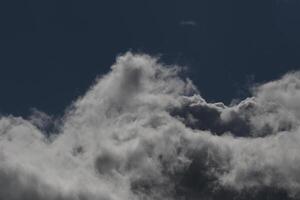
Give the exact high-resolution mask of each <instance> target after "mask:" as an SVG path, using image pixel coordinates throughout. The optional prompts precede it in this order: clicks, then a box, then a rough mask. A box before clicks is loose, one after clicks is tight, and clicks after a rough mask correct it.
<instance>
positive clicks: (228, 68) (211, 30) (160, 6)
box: [0, 0, 300, 116]
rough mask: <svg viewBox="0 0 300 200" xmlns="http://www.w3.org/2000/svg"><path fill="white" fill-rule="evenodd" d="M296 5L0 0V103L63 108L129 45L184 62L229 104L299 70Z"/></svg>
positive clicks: (23, 108) (204, 90) (25, 110)
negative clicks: (254, 85) (252, 87)
mask: <svg viewBox="0 0 300 200" xmlns="http://www.w3.org/2000/svg"><path fill="white" fill-rule="evenodd" d="M299 8H300V3H299V1H296V0H289V1H285V0H264V1H261V0H252V1H237V0H227V1H223V0H216V1H209V0H201V1H199V0H189V1H182V0H172V1H169V0H165V1H158V0H151V1H150V0H142V1H140V0H128V1H123V0H110V1H87V2H82V1H77V0H74V1H68V0H67V1H55V0H53V1H35V0H27V1H20V0H16V1H3V2H1V3H0V13H1V14H0V15H1V17H0V25H1V32H0V53H1V54H0V55H1V59H0V66H1V67H0V70H1V71H0V90H1V93H2V95H1V99H0V112H1V113H4V114H9V113H14V114H16V115H21V116H26V115H28V114H29V113H30V112H31V111H30V110H31V108H37V109H40V110H43V111H45V112H47V113H49V114H54V115H55V114H61V113H63V111H64V110H65V108H66V107H67V106H68V105H69V104H70V103H71V102H72V101H73V100H74V99H75V98H77V97H78V96H80V95H83V94H84V92H85V91H86V90H87V89H88V88H89V86H90V85H91V84H92V83H93V81H94V80H95V78H96V77H99V76H101V75H103V74H104V73H106V72H107V71H108V70H109V68H110V66H111V65H112V64H113V63H114V61H115V59H116V57H117V56H118V55H120V54H122V53H125V52H127V51H133V52H142V53H148V54H151V55H153V56H160V57H161V60H162V62H165V63H167V64H177V65H181V66H186V67H187V69H188V70H187V73H188V76H189V77H190V78H191V79H192V80H193V82H194V83H195V85H197V87H198V88H199V90H200V92H201V94H202V95H203V96H204V97H205V98H206V99H208V100H209V101H213V102H217V101H222V102H225V103H227V104H229V103H230V102H231V101H232V99H236V98H237V99H241V98H244V97H245V96H247V95H249V93H248V87H249V84H252V83H253V82H255V83H256V82H258V83H261V82H266V81H269V80H272V79H276V78H279V77H280V76H281V75H283V74H284V73H286V72H287V71H290V70H295V69H298V67H299V66H300V59H299V52H300V39H299V37H298V35H299V33H300V28H299V26H298V24H299V22H300V14H299V12H298V10H299ZM66 77H67V79H66ZM20 100H22V101H20Z"/></svg>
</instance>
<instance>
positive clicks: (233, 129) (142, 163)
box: [0, 53, 300, 200]
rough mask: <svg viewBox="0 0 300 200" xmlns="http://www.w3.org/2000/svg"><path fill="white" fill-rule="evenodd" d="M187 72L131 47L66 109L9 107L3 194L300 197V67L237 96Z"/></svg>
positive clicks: (1, 131)
mask: <svg viewBox="0 0 300 200" xmlns="http://www.w3.org/2000/svg"><path fill="white" fill-rule="evenodd" d="M178 73H180V67H176V66H175V67H174V66H164V65H162V64H160V63H159V62H158V61H157V59H156V58H153V57H150V56H147V55H140V54H132V53H127V54H125V55H123V56H120V57H118V58H117V61H116V63H115V64H114V65H113V66H112V67H111V71H110V72H109V73H108V74H107V75H105V76H103V77H101V78H100V79H99V80H97V82H96V84H95V85H93V86H92V87H91V88H90V89H89V90H88V91H87V93H86V94H85V95H83V96H82V97H81V98H79V99H78V100H77V101H75V102H74V103H73V104H72V106H70V109H68V110H67V111H66V114H65V116H64V117H63V118H61V119H52V118H51V117H49V116H47V115H46V114H45V113H42V112H39V111H35V112H34V113H33V115H32V116H31V117H29V120H26V119H23V118H21V117H14V116H3V117H1V119H0V199H9V200H21V199H32V200H38V199H43V200H69V199H78V200H82V199H87V200H94V199H105V200H106V199H107V200H121V199H122V200H124V199H149V200H154V199H199V198H203V199H234V198H236V199H268V198H269V199H293V198H299V192H300V149H299V145H300V134H299V120H300V114H299V108H300V106H299V105H298V104H299V103H298V102H300V92H299V89H300V77H299V73H298V72H294V73H289V74H287V75H285V76H283V77H282V78H281V79H280V80H276V81H273V82H269V83H266V84H263V85H261V86H256V87H255V88H253V97H251V98H248V99H245V100H244V101H241V102H240V103H237V104H234V105H231V106H226V105H224V104H222V103H209V102H206V101H205V100H204V99H203V98H202V97H201V96H200V95H199V93H198V92H197V89H196V87H195V86H194V85H193V84H192V82H191V81H190V80H188V79H187V80H183V79H181V78H180V77H179V76H178ZM58 121H59V123H58ZM49 126H50V127H52V128H48V127H49ZM53 126H55V128H53ZM45 129H46V130H45ZM45 132H46V133H47V134H45Z"/></svg>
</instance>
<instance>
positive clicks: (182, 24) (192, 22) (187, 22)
mask: <svg viewBox="0 0 300 200" xmlns="http://www.w3.org/2000/svg"><path fill="white" fill-rule="evenodd" d="M179 24H180V25H181V26H197V25H198V24H197V22H195V21H192V20H183V21H180V23H179Z"/></svg>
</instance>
